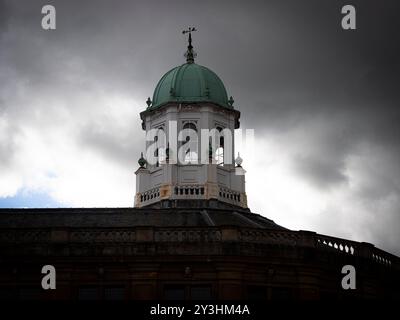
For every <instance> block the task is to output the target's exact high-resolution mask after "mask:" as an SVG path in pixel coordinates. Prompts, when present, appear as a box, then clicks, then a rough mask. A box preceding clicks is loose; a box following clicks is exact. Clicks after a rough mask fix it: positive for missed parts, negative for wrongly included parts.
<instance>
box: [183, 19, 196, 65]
mask: <svg viewBox="0 0 400 320" xmlns="http://www.w3.org/2000/svg"><path fill="white" fill-rule="evenodd" d="M194 31H197V29H196V28H195V27H189V28H188V29H187V30H183V31H182V33H183V34H186V33H189V45H188V49H187V51H186V53H185V57H186V62H187V63H193V62H194V58H195V57H196V56H197V54H196V52H195V51H194V50H193V46H192V32H194Z"/></svg>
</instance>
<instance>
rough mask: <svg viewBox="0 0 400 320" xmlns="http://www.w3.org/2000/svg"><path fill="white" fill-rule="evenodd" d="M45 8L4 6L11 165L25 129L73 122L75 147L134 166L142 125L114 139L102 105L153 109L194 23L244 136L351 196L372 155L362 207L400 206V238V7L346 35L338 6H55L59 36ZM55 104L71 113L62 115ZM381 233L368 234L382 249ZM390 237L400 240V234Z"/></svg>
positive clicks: (394, 214) (360, 14) (370, 4)
mask: <svg viewBox="0 0 400 320" xmlns="http://www.w3.org/2000/svg"><path fill="white" fill-rule="evenodd" d="M45 3H47V2H46V1H20V0H17V1H0V41H1V42H0V81H1V88H0V116H1V115H2V113H3V114H5V113H6V114H7V117H9V119H10V120H11V121H12V123H13V126H14V128H15V129H14V131H11V130H10V131H8V136H9V138H10V139H9V142H7V143H2V145H1V146H0V159H3V160H2V161H3V163H4V159H6V158H7V159H9V158H10V157H11V155H12V154H13V153H14V152H16V151H15V150H16V149H15V148H14V147H13V142H12V141H13V140H14V139H15V137H16V134H17V133H16V132H18V126H27V125H28V126H29V125H31V126H33V125H36V126H38V127H47V126H49V125H51V123H57V121H59V122H60V123H64V122H68V121H71V122H72V121H73V122H74V129H73V130H72V131H73V132H74V134H72V135H71V137H70V139H76V141H77V143H78V145H80V146H82V148H90V149H91V150H93V151H94V152H98V153H99V156H106V157H109V158H111V159H113V160H114V161H116V162H117V163H121V164H123V165H124V166H128V165H130V164H131V163H132V156H135V159H136V155H137V154H139V152H140V151H141V148H142V146H141V145H140V146H139V141H141V138H142V137H143V136H140V133H141V131H140V128H137V122H135V123H132V129H130V130H126V127H125V126H122V127H119V126H118V125H116V124H115V125H114V126H113V125H111V124H110V126H109V128H106V123H107V121H103V120H101V121H100V122H101V123H99V115H98V114H96V112H95V111H96V106H92V105H91V101H90V100H91V99H90V97H91V96H93V98H96V97H98V96H106V95H108V94H109V95H114V94H115V95H119V96H126V97H129V98H130V99H132V100H133V99H139V100H140V101H141V105H132V108H133V109H134V110H137V112H139V111H142V110H143V109H144V107H145V103H144V101H145V100H146V98H147V96H151V95H152V91H153V88H154V87H155V85H156V83H157V81H158V80H159V78H160V77H161V75H162V74H163V73H165V72H166V71H168V70H169V69H171V68H172V67H174V66H176V65H178V64H181V63H183V62H184V58H183V53H184V51H185V46H186V43H185V37H184V36H183V35H182V34H181V30H182V29H183V28H185V27H187V26H190V25H194V26H196V27H197V28H198V30H199V31H198V32H197V33H196V34H194V43H193V44H194V47H195V50H196V51H197V52H198V58H197V62H198V63H200V64H202V65H205V66H208V67H210V68H211V69H212V70H214V71H215V72H216V73H217V74H218V75H219V76H220V77H221V78H222V80H223V81H224V83H225V85H226V87H227V90H228V94H229V95H232V96H233V97H234V99H235V101H236V102H235V105H236V107H237V108H238V109H239V110H240V111H241V112H242V119H241V123H242V124H243V126H244V127H247V128H254V129H255V131H256V138H257V137H261V138H264V137H272V138H274V139H277V140H279V141H281V145H282V148H284V149H287V150H288V153H289V154H290V156H291V168H292V170H293V174H296V175H299V176H301V177H302V179H304V181H306V182H307V183H309V184H310V185H313V186H315V187H316V188H318V189H321V190H325V189H327V190H335V188H341V187H345V186H348V185H351V179H352V178H351V176H349V172H348V170H349V168H348V167H347V166H348V161H349V159H352V157H353V156H354V155H357V154H358V153H360V152H361V151H360V150H361V149H363V148H366V146H368V148H371V149H373V150H378V151H377V152H379V154H380V156H381V159H382V160H381V161H380V162H378V163H376V164H375V165H374V166H373V167H371V168H369V169H368V170H369V172H370V174H371V177H373V179H372V178H371V179H372V180H373V181H371V179H370V180H368V183H366V184H365V186H364V187H363V188H361V189H360V190H358V191H357V192H358V193H357V195H358V197H359V200H360V202H361V203H363V204H364V205H365V206H366V207H372V206H373V203H374V202H373V201H380V200H382V199H387V197H389V196H390V197H394V198H395V199H397V201H392V202H391V207H390V210H388V214H387V221H390V225H391V226H393V225H397V226H400V206H399V201H398V200H399V197H400V195H399V189H398V187H399V185H398V183H397V181H400V167H399V166H400V165H399V163H400V138H399V137H400V126H399V122H400V112H399V106H400V78H399V77H400V76H399V75H400V43H399V41H398V35H399V31H400V20H399V19H398V17H397V15H398V12H399V9H400V4H399V2H398V1H352V2H351V4H353V5H354V6H355V7H356V9H357V30H355V31H344V30H342V29H341V27H340V21H341V18H342V14H341V13H340V10H341V7H342V6H343V5H345V4H348V3H347V1H339V0H337V1H335V0H334V1H332V0H322V1H321V0H318V1H317V0H308V1H278V0H276V1H152V0H150V1H105V0H103V1H51V2H49V3H51V4H54V5H55V7H56V9H57V29H56V30H55V31H43V30H42V29H41V27H40V21H41V17H42V15H41V14H40V10H41V6H42V5H43V4H45ZM10 92H15V93H14V94H10ZM27 93H28V94H29V98H28V97H27ZM41 100H43V103H42V104H41V103H35V105H36V109H35V110H32V108H31V109H30V108H29V102H30V101H35V102H38V101H39V102H40V101H41ZM53 102H63V104H64V105H65V107H64V108H65V110H64V113H61V112H60V110H59V109H60V108H61V107H59V106H57V104H56V103H54V104H53ZM96 102H97V101H96ZM89 105H90V106H91V108H92V109H91V110H92V111H91V113H90V116H88V118H87V119H85V121H83V122H80V121H79V120H80V119H79V114H80V113H83V112H84V111H85V110H87V109H88V108H89ZM97 107H98V108H99V110H100V109H102V108H104V106H102V105H99V106H97ZM65 114H67V115H68V114H69V117H68V116H66V115H65ZM63 117H65V118H63ZM56 120H57V121H56ZM0 129H1V128H0ZM107 129H108V130H107ZM121 130H126V131H124V134H122V133H121ZM0 132H1V131H0ZM13 132H14V133H13ZM299 132H301V134H300V133H299ZM0 141H3V140H1V139H0ZM364 156H365V157H367V158H370V157H372V156H368V155H364ZM365 170H367V169H365ZM332 210H334V209H332ZM360 219H361V218H360ZM385 219H386V218H382V222H381V223H382V226H384V225H385V222H384V221H385ZM374 223H375V220H374ZM376 223H378V222H376ZM321 224H322V222H321ZM381 228H383V227H379V228H378V227H377V228H373V227H371V231H370V232H371V233H374V235H375V236H376V237H378V233H379V232H381V230H382V229H381ZM394 229H395V228H394ZM391 237H392V239H396V240H399V241H400V238H399V235H398V233H397V232H396V231H395V230H392V232H391ZM379 241H381V240H379ZM381 243H384V240H382V242H381ZM393 243H394V242H393ZM390 248H394V245H393V244H391V245H390ZM394 249H396V248H394Z"/></svg>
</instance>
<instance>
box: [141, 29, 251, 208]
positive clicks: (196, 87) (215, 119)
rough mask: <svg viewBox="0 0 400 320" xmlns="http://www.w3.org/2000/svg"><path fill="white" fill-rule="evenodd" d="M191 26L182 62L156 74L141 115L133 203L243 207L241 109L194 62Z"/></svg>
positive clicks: (211, 75)
mask: <svg viewBox="0 0 400 320" xmlns="http://www.w3.org/2000/svg"><path fill="white" fill-rule="evenodd" d="M193 31H195V29H194V28H189V30H187V31H184V33H189V46H188V50H187V52H186V54H185V56H186V63H185V64H183V65H181V66H178V67H175V68H173V69H172V70H170V71H168V72H167V73H166V74H165V75H164V76H163V77H162V78H161V80H160V81H159V82H158V84H157V86H156V88H155V90H154V94H153V100H152V101H151V100H150V98H149V99H148V100H147V105H148V107H147V109H146V110H145V111H143V112H141V114H140V117H141V119H142V127H143V129H144V130H145V131H146V152H144V154H145V155H143V153H142V156H141V158H140V159H139V165H140V167H139V169H138V170H137V171H136V172H135V174H136V195H135V207H144V206H152V207H178V206H186V207H193V206H196V207H202V206H210V205H211V206H217V207H235V206H236V207H241V208H247V198H246V192H245V176H244V173H245V171H244V170H243V168H242V167H241V163H242V159H241V158H240V157H239V156H238V157H237V158H236V160H235V161H233V159H234V130H235V129H237V128H239V118H240V112H239V111H237V110H235V109H234V108H233V102H234V101H233V99H232V97H230V99H229V100H228V96H227V93H226V89H225V86H224V84H223V83H222V81H221V80H220V78H219V77H218V76H217V75H216V74H215V73H214V72H213V71H211V70H210V69H208V68H206V67H203V66H201V65H198V64H196V63H194V58H195V52H194V51H193V47H192V38H191V32H193ZM206 134H208V135H206ZM150 160H151V161H150ZM235 163H236V164H235Z"/></svg>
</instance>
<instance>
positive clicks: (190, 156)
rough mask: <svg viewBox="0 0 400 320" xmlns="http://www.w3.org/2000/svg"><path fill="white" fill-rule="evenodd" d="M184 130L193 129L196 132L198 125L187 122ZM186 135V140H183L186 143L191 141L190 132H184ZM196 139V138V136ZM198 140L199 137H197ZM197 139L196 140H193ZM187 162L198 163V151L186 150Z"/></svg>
mask: <svg viewBox="0 0 400 320" xmlns="http://www.w3.org/2000/svg"><path fill="white" fill-rule="evenodd" d="M182 130H193V131H195V132H197V127H196V125H195V124H194V123H193V122H186V123H185V124H184V125H183V127H182ZM183 133H184V134H185V135H186V137H185V141H184V142H183V144H186V143H188V142H189V141H190V138H191V137H190V136H189V133H188V132H183ZM194 139H196V138H194ZM196 140H197V139H196ZM192 141H195V140H192ZM185 163H198V155H197V152H195V151H192V150H190V148H189V149H187V150H186V154H185Z"/></svg>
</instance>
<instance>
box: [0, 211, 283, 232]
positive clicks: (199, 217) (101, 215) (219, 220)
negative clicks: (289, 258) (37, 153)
mask: <svg viewBox="0 0 400 320" xmlns="http://www.w3.org/2000/svg"><path fill="white" fill-rule="evenodd" d="M0 215H1V219H0V228H17V229H18V228H54V227H72V228H73V227H80V228H82V227H124V228H126V227H128V228H129V227H138V226H148V227H203V226H204V227H208V226H217V227H218V226H237V227H251V228H260V229H274V230H286V229H285V228H283V227H281V226H279V225H277V224H275V223H274V222H273V221H272V220H270V219H267V218H265V217H263V216H261V215H259V214H255V213H251V212H248V211H245V210H240V209H238V210H229V209H216V208H182V209H180V208H173V209H172V208H166V209H153V208H141V209H140V208H55V209H0Z"/></svg>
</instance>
